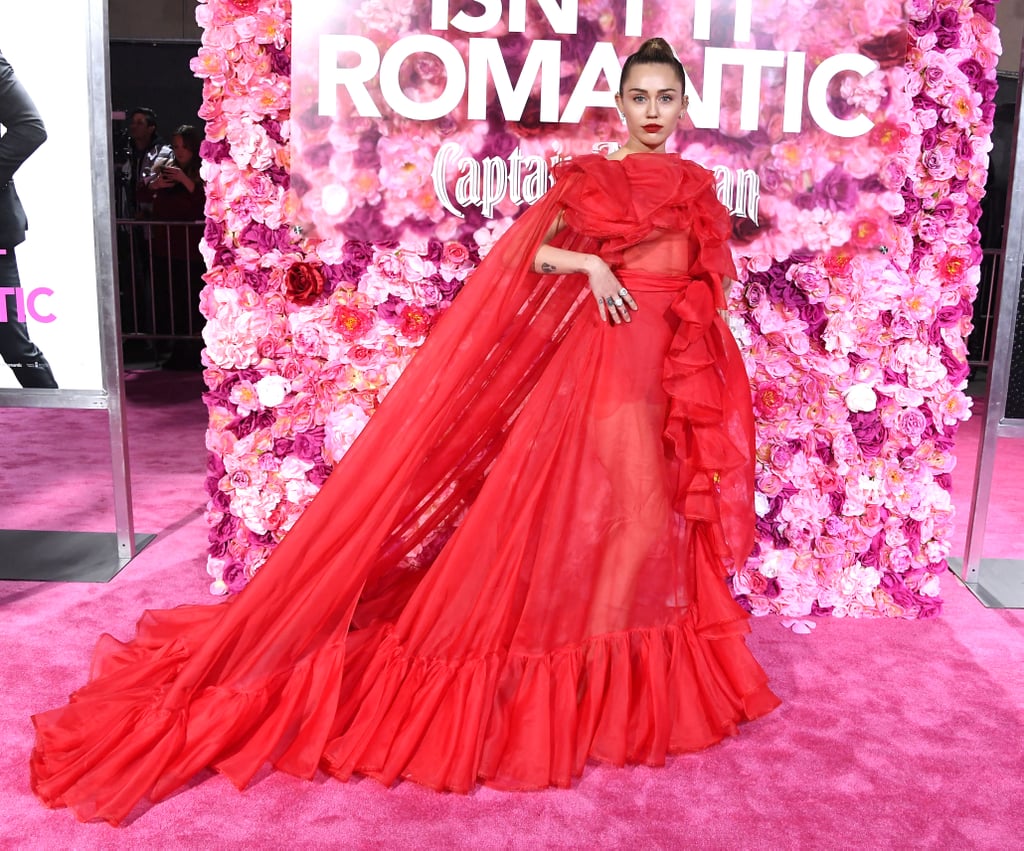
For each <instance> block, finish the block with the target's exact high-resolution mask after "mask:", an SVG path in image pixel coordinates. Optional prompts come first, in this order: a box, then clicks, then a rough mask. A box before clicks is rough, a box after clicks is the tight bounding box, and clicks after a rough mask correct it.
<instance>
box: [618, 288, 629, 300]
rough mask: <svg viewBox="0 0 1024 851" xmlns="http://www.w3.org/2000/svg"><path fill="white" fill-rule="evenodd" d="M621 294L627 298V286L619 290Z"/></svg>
mask: <svg viewBox="0 0 1024 851" xmlns="http://www.w3.org/2000/svg"><path fill="white" fill-rule="evenodd" d="M619 295H620V296H622V297H623V298H625V297H626V296H628V295H629V290H627V289H626V288H625V287H623V288H622V289H620V290H619Z"/></svg>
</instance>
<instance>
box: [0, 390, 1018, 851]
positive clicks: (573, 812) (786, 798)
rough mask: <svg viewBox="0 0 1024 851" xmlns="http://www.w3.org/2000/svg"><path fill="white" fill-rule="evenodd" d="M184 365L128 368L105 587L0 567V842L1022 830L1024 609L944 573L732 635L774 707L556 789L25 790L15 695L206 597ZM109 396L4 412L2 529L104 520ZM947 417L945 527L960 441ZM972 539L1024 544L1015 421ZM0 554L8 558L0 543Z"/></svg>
mask: <svg viewBox="0 0 1024 851" xmlns="http://www.w3.org/2000/svg"><path fill="white" fill-rule="evenodd" d="M200 390H201V387H200V383H199V380H198V377H197V376H194V375H180V374H168V373H136V374H134V375H132V376H131V377H130V380H129V403H130V407H129V427H130V434H131V442H132V468H133V478H134V483H135V510H136V520H137V526H138V529H139V531H143V532H158V533H159V537H158V538H157V540H156V541H155V542H154V543H153V544H151V545H150V547H149V548H147V549H146V550H145V551H144V552H143V553H142V554H141V555H140V556H139V557H138V558H137V559H136V560H135V561H134V562H132V564H130V565H129V566H128V567H127V568H126V569H125V570H124V571H123V572H122V574H121V575H119V576H118V577H117V578H115V579H114V580H113V581H112V582H111V583H109V584H107V585H77V584H76V585H55V584H49V583H29V582H17V583H15V582H7V583H0V641H2V646H3V647H4V651H5V652H4V664H3V666H2V668H0V847H2V848H19V849H35V848H44V849H49V848H61V849H63V848H76V849H92V848H200V847H211V846H214V845H216V846H219V847H228V848H235V847H251V848H283V847H288V848H328V847H344V848H421V847H422V848H435V847H437V848H440V847H472V848H623V847H629V848H631V849H647V848H680V847H695V848H722V849H732V848H741V849H760V848H765V849H768V848H771V849H787V848H794V849H796V848H801V849H802V848H826V847H828V848H936V849H947V848H956V849H969V848H986V849H988V848H991V849H1006V848H1020V847H1022V843H1024V839H1022V837H1024V779H1022V778H1024V735H1022V733H1021V730H1022V727H1024V673H1022V672H1024V612H1021V611H997V610H987V609H984V608H983V607H982V606H981V605H980V604H978V603H977V602H975V600H974V598H973V597H972V596H971V595H970V594H969V593H968V592H967V591H966V590H964V589H963V588H962V587H961V586H960V584H959V583H958V582H957V581H956V579H955V578H954V577H952V576H947V578H946V580H945V584H944V589H943V596H944V597H945V598H946V601H947V604H946V610H945V613H944V615H943V616H942V617H941V618H940V619H938V620H933V621H926V622H903V621H896V622H893V621H841V620H828V619H821V620H818V621H816V627H817V628H816V629H815V630H814V632H813V633H812V634H810V635H807V636H801V635H795V634H793V633H791V632H789V631H788V630H786V629H784V628H783V626H782V625H781V623H780V622H779V621H778V620H776V619H771V618H767V619H760V620H756V621H755V622H754V624H753V628H754V632H753V636H752V638H751V646H752V647H753V649H754V652H755V653H756V654H757V656H758V658H759V659H760V660H761V662H762V664H763V665H764V667H765V668H766V669H767V670H768V672H769V674H770V676H771V677H772V683H773V686H774V688H775V690H776V691H777V693H778V694H779V695H780V696H781V698H782V700H783V706H782V707H781V708H780V709H779V710H778V711H776V712H775V713H773V714H772V715H770V716H769V717H767V718H764V719H762V720H760V721H757V722H755V723H753V724H749V725H747V726H745V727H744V728H742V730H741V734H740V735H739V736H738V737H736V738H734V739H731V740H729V741H727V742H725V743H724V744H722V745H720V746H718V747H716V748H713V749H711V750H709V751H707V752H705V753H701V754H695V755H689V756H685V757H677V758H675V759H672V760H671V761H670V763H669V765H668V766H667V767H665V768H662V769H651V768H627V769H614V768H608V767H604V766H594V767H591V768H590V769H588V771H587V772H586V773H585V774H584V776H583V778H582V780H580V781H579V782H578V783H577V784H576V786H575V787H574V788H573V789H571V790H565V791H548V792H536V793H503V792H497V791H494V790H488V789H481V790H479V791H477V792H476V793H474V794H472V795H469V796H465V797H461V796H455V795H445V794H438V793H434V792H430V791H427V790H424V789H421V788H419V787H417V786H414V785H412V784H410V783H403V784H398V785H396V786H395V787H393V788H390V789H385V788H383V787H381V786H380V785H378V784H377V783H375V782H373V781H365V780H364V781H357V782H353V783H349V784H342V783H338V782H336V781H333V780H327V779H325V778H322V777H321V778H319V779H318V780H317V781H315V782H313V783H305V782H302V781H299V780H296V779H294V778H291V777H286V776H281V775H277V774H269V773H268V774H265V775H263V776H261V777H259V778H257V780H256V782H255V783H254V784H253V785H252V786H251V787H250V788H249V789H247V790H246V791H245V792H244V793H239V792H237V791H235V789H234V788H233V787H231V786H230V784H228V783H227V781H225V780H224V779H223V778H220V777H215V776H204V777H201V778H198V779H197V781H196V782H194V783H193V784H192V786H191V787H190V788H188V789H185V790H183V791H181V792H179V793H178V794H176V795H174V796H173V797H172V798H170V799H168V800H166V801H164V802H163V803H161V804H159V805H157V806H154V807H151V808H146V809H141V808H140V810H139V811H137V813H136V814H135V816H134V817H133V820H132V821H131V823H130V824H129V825H128V826H127V827H125V828H121V829H113V828H110V827H108V826H107V825H105V824H89V825H83V824H79V823H78V822H76V821H75V820H74V819H73V818H72V817H71V816H70V815H69V814H68V812H67V811H49V810H46V809H44V808H43V807H42V806H41V805H40V804H39V803H38V802H37V801H36V800H35V798H33V797H32V795H31V793H30V792H29V789H28V777H27V774H28V772H27V759H28V751H29V749H30V746H31V739H32V733H31V725H30V723H29V715H30V714H31V713H32V712H36V711H39V710H42V709H46V708H49V707H51V706H54V705H56V704H58V703H60V702H62V701H63V700H64V699H65V698H66V695H67V694H68V692H70V691H71V690H72V689H73V688H75V687H76V686H78V685H79V684H81V683H82V682H83V680H84V677H85V675H86V669H87V665H88V659H89V654H90V651H91V648H92V645H93V643H94V642H95V640H96V638H97V636H98V635H99V633H100V632H102V631H104V630H107V631H110V632H112V633H113V634H115V635H117V636H118V637H122V638H124V637H127V636H129V635H130V634H131V629H132V624H133V623H134V621H135V619H136V618H137V617H138V615H139V614H140V613H141V611H142V609H143V608H146V607H166V606H170V605H174V604H177V603H183V602H209V601H210V600H211V598H210V597H209V595H208V594H207V590H206V588H207V583H208V579H207V577H206V575H205V572H204V558H203V547H204V543H205V539H206V530H205V527H204V525H203V520H202V505H203V502H204V494H203V490H202V480H203V474H204V468H205V456H204V450H203V431H204V427H205V412H204V409H203V406H202V404H201V403H200V402H199V401H198V396H199V392H200ZM105 427H106V415H105V414H103V413H96V412H84V411H60V410H48V411H30V410H0V428H2V430H3V433H4V434H5V435H6V436H7V441H6V445H7V447H8V450H7V453H6V457H7V460H6V462H5V465H4V466H5V469H4V470H3V471H2V472H0V487H2V489H3V493H4V494H5V496H6V507H5V516H4V520H3V525H4V526H6V527H7V528H26V529H27V528H34V529H68V530H84V531H109V530H112V529H113V512H112V508H111V500H110V493H109V490H110V485H109V482H110V473H109V451H108V447H107V438H106V433H105ZM977 431H978V428H977V424H976V423H971V424H968V425H967V426H966V427H965V428H964V429H963V431H962V440H961V443H960V455H961V465H960V467H959V468H958V470H957V473H956V481H955V487H956V497H957V501H958V504H959V505H960V507H961V521H960V524H959V529H960V532H959V540H958V541H957V547H959V546H961V545H962V530H963V528H964V526H965V522H966V510H967V505H966V497H967V495H968V494H969V492H970V487H971V470H972V468H973V461H974V458H973V456H974V452H975V447H976V443H977ZM998 467H999V470H998V476H997V480H996V482H995V486H994V488H993V497H992V498H993V509H992V513H991V515H990V524H991V528H992V531H991V532H990V534H989V536H988V539H987V541H986V547H987V549H986V555H989V556H993V557H1006V558H1024V539H1022V537H1021V536H1020V535H1019V533H1018V529H1019V523H1020V518H1021V517H1022V516H1024V511H1022V508H1024V498H1022V497H1021V495H1020V488H1019V487H1018V486H1017V485H1018V482H1019V480H1020V479H1021V477H1022V475H1024V441H1016V442H1014V441H1005V445H1004V446H1001V448H1000V455H999V465H998ZM0 558H4V555H3V554H0Z"/></svg>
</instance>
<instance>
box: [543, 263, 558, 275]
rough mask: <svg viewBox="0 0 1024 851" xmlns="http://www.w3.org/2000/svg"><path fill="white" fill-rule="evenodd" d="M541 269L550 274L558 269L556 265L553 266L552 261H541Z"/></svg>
mask: <svg viewBox="0 0 1024 851" xmlns="http://www.w3.org/2000/svg"><path fill="white" fill-rule="evenodd" d="M540 270H541V271H542V272H546V273H548V274H550V273H551V272H555V271H557V269H556V268H555V267H554V266H552V265H551V264H550V263H541V264H540Z"/></svg>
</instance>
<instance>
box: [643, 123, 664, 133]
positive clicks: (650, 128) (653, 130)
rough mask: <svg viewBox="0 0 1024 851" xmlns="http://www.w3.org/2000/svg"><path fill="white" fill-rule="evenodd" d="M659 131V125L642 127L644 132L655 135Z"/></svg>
mask: <svg viewBox="0 0 1024 851" xmlns="http://www.w3.org/2000/svg"><path fill="white" fill-rule="evenodd" d="M660 129H661V125H660V124H645V125H644V130H646V131H647V132H648V133H657V132H658V131H659V130H660Z"/></svg>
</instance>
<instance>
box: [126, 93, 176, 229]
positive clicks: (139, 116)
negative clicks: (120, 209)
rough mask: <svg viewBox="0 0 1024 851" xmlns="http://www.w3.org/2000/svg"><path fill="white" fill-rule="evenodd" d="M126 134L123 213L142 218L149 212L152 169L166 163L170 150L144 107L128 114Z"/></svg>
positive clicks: (154, 176)
mask: <svg viewBox="0 0 1024 851" xmlns="http://www.w3.org/2000/svg"><path fill="white" fill-rule="evenodd" d="M127 133H128V138H129V140H130V144H129V146H128V157H127V159H126V161H125V163H124V165H123V166H122V168H123V172H122V175H123V177H122V180H123V182H124V183H125V184H126V193H125V196H126V199H127V201H128V206H129V209H128V210H126V211H124V212H125V213H126V217H127V218H142V217H144V216H146V215H148V214H149V213H150V212H151V210H152V204H153V193H152V191H151V188H150V184H152V182H153V181H154V180H155V179H156V173H155V171H154V166H155V165H156V163H157V162H158V161H159V160H167V159H170V157H171V149H170V147H168V146H167V145H166V144H165V143H164V140H163V139H161V138H160V134H159V133H158V132H157V124H156V113H155V112H153V110H151V109H149V108H148V107H145V106H140V107H136V108H135V109H133V110H132V111H131V112H130V113H129V114H128V128H127Z"/></svg>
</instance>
